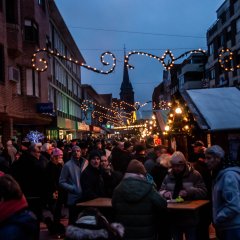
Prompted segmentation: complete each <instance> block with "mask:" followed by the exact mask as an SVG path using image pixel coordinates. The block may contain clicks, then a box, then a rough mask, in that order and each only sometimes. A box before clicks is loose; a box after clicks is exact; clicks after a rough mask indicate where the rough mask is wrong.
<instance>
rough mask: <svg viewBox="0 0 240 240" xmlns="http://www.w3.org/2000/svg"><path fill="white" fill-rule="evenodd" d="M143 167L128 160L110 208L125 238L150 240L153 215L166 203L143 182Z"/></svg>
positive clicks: (153, 228) (154, 223) (154, 230)
mask: <svg viewBox="0 0 240 240" xmlns="http://www.w3.org/2000/svg"><path fill="white" fill-rule="evenodd" d="M146 173H147V171H146V169H145V167H144V165H143V164H142V163H141V162H140V161H138V160H136V159H133V160H131V161H130V163H129V165H128V167H127V171H126V173H125V175H124V177H123V180H122V181H121V182H120V184H119V185H118V186H117V187H116V188H115V190H114V192H113V198H112V206H113V209H114V212H115V215H116V221H117V222H121V223H122V224H123V225H124V227H125V239H126V240H127V239H145V240H147V239H149V240H150V239H154V238H155V236H156V232H157V231H156V230H157V229H156V221H155V214H158V216H159V215H161V213H160V214H159V212H160V211H161V210H163V209H166V207H167V202H166V200H165V199H164V198H162V197H161V196H160V195H159V194H158V192H157V191H156V189H155V186H154V185H153V184H152V183H150V182H148V181H147V179H146Z"/></svg>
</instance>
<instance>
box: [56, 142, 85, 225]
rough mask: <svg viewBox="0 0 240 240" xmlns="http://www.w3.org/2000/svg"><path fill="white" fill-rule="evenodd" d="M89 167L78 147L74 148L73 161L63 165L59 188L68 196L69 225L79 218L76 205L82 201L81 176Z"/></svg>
mask: <svg viewBox="0 0 240 240" xmlns="http://www.w3.org/2000/svg"><path fill="white" fill-rule="evenodd" d="M87 165H88V161H87V160H86V159H85V158H82V157H81V149H80V147H78V146H77V145H75V146H73V147H72V156H71V159H70V160H69V161H67V162H66V163H65V164H64V165H63V168H62V171H61V175H60V178H59V186H60V187H62V188H63V189H64V190H65V191H66V192H67V195H68V199H67V204H68V210H69V224H72V223H74V222H75V221H76V219H77V216H78V209H77V207H76V203H77V202H79V201H81V200H82V189H81V184H80V176H81V174H82V172H83V171H84V169H85V168H86V167H87Z"/></svg>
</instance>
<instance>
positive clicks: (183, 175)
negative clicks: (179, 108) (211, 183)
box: [160, 151, 207, 240]
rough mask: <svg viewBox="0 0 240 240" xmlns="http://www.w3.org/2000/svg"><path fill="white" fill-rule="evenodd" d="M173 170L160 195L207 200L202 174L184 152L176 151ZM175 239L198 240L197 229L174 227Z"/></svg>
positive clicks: (172, 158) (172, 162) (167, 197)
mask: <svg viewBox="0 0 240 240" xmlns="http://www.w3.org/2000/svg"><path fill="white" fill-rule="evenodd" d="M170 163H171V169H170V171H169V172H168V175H167V176H166V177H165V178H164V180H163V183H162V186H161V188H160V194H161V196H163V197H164V198H166V199H168V200H172V199H176V198H179V197H180V198H182V199H184V200H199V199H206V198H207V189H206V186H205V184H204V181H203V179H202V176H201V174H200V173H199V172H198V171H196V170H195V169H193V167H192V166H191V164H190V163H188V162H187V160H186V158H185V156H184V155H183V153H182V152H180V151H176V152H174V153H173V155H172V156H171V159H170ZM172 228H173V229H172V230H173V237H174V239H182V236H183V233H184V235H185V238H186V239H187V240H190V239H197V232H196V229H195V228H194V227H192V226H185V225H184V226H180V225H179V226H175V225H174V224H173V226H172Z"/></svg>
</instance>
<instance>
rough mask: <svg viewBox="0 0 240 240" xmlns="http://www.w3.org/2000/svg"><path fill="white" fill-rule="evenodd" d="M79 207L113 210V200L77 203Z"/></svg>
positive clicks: (101, 199) (97, 199) (104, 199)
mask: <svg viewBox="0 0 240 240" xmlns="http://www.w3.org/2000/svg"><path fill="white" fill-rule="evenodd" d="M77 207H85V208H86V207H95V208H111V207H112V199H111V198H96V199H93V200H89V201H86V202H81V203H77Z"/></svg>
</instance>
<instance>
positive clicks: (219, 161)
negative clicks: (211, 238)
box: [205, 145, 240, 240]
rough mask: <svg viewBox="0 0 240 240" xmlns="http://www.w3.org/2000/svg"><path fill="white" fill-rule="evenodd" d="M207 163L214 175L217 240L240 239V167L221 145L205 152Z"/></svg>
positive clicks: (213, 193) (213, 188)
mask: <svg viewBox="0 0 240 240" xmlns="http://www.w3.org/2000/svg"><path fill="white" fill-rule="evenodd" d="M205 162H206V164H207V167H208V169H209V170H210V171H211V173H212V178H213V185H212V199H213V201H212V210H213V211H212V213H213V217H212V220H213V224H214V227H215V229H216V235H217V239H219V240H230V239H240V214H239V210H240V185H239V183H240V167H239V162H238V161H237V159H231V158H230V157H229V156H227V155H226V154H225V151H224V150H223V148H222V147H221V146H219V145H213V146H210V147H208V148H207V149H206V151H205Z"/></svg>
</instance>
